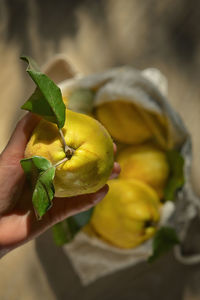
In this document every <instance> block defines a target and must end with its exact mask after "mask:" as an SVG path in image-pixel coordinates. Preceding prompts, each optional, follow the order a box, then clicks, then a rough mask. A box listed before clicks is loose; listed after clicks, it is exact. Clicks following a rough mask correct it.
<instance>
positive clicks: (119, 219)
mask: <svg viewBox="0 0 200 300" xmlns="http://www.w3.org/2000/svg"><path fill="white" fill-rule="evenodd" d="M159 217H160V203H159V198H158V196H157V194H156V192H155V191H154V190H153V189H152V188H151V187H149V186H148V185H147V184H145V183H143V182H141V181H139V180H123V179H116V180H110V181H109V192H108V194H107V195H106V197H105V198H104V199H103V200H102V201H101V202H100V203H98V204H97V206H96V207H95V209H94V212H93V215H92V218H91V221H90V225H91V227H92V228H93V229H94V231H95V232H96V233H97V234H98V235H99V236H100V237H102V238H103V239H104V240H106V241H108V242H109V243H111V244H113V245H115V246H117V247H120V248H124V249H128V248H134V247H136V246H138V245H139V244H141V243H142V242H144V241H145V240H147V239H149V238H151V237H152V236H153V235H154V233H155V232H156V225H157V222H158V221H159Z"/></svg>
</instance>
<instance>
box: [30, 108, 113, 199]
mask: <svg viewBox="0 0 200 300" xmlns="http://www.w3.org/2000/svg"><path fill="white" fill-rule="evenodd" d="M62 130H63V134H64V137H65V141H66V144H67V145H68V146H69V147H71V148H73V149H74V150H75V152H74V154H73V156H72V157H71V159H70V160H68V161H66V162H65V163H63V164H61V165H59V166H57V168H56V174H55V178H54V187H55V196H56V197H71V196H76V195H81V194H88V193H94V192H96V191H97V190H99V189H100V188H101V187H102V186H104V185H105V183H106V182H107V180H108V178H109V176H110V174H111V171H112V168H113V163H114V154H113V142H112V139H111V137H110V135H109V134H108V132H107V131H106V129H105V128H104V127H103V126H102V125H101V124H100V123H99V122H98V121H96V120H95V119H93V118H91V117H89V116H86V115H83V114H79V113H76V112H73V111H70V110H66V121H65V125H64V127H63V129H62ZM34 155H37V156H43V157H45V158H46V159H48V160H50V161H51V163H52V164H53V165H54V164H56V163H57V162H59V161H60V160H62V159H63V158H65V153H64V150H63V145H62V141H61V138H60V134H59V131H58V128H57V126H56V125H55V124H53V123H50V122H47V121H45V120H41V121H40V123H39V124H38V126H37V127H36V128H35V130H34V131H33V134H32V136H31V138H30V140H29V142H28V144H27V147H26V150H25V157H26V158H27V157H31V156H34Z"/></svg>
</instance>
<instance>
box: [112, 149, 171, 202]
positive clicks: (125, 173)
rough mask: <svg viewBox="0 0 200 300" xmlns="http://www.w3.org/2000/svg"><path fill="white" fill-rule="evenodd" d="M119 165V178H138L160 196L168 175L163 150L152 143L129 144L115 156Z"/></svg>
mask: <svg viewBox="0 0 200 300" xmlns="http://www.w3.org/2000/svg"><path fill="white" fill-rule="evenodd" d="M117 161H118V162H119V164H120V166H121V173H120V178H123V179H131V178H132V179H138V180H142V181H144V182H146V183H147V184H149V185H150V186H151V187H153V188H154V189H155V190H156V191H157V193H158V195H159V196H160V197H162V196H163V190H164V187H165V184H166V182H167V179H168V176H169V165H168V162H167V157H166V154H165V152H164V151H162V150H160V149H159V148H158V147H157V146H155V145H153V144H143V145H137V146H129V147H126V148H124V149H123V150H121V151H120V152H119V154H118V156H117Z"/></svg>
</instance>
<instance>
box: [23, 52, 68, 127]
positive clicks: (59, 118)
mask: <svg viewBox="0 0 200 300" xmlns="http://www.w3.org/2000/svg"><path fill="white" fill-rule="evenodd" d="M21 59H23V60H25V61H26V62H27V63H28V68H27V72H28V74H29V75H30V76H31V78H32V79H33V81H34V82H35V84H36V86H37V88H36V90H35V91H34V93H33V94H32V95H31V96H30V98H29V99H28V100H27V101H26V102H25V103H24V105H22V107H21V108H22V109H25V110H28V111H31V112H33V113H35V114H38V115H40V116H42V117H43V118H44V119H46V120H47V121H50V122H53V123H56V124H57V125H58V128H62V127H63V126H64V124H65V110H66V107H65V104H64V102H63V100H62V94H61V91H60V88H59V87H58V86H57V85H56V84H55V83H54V82H53V81H52V80H51V79H50V78H49V77H48V76H47V75H45V74H43V73H41V72H40V70H39V68H38V66H37V65H36V63H35V62H34V60H33V59H31V58H29V57H27V56H22V57H21Z"/></svg>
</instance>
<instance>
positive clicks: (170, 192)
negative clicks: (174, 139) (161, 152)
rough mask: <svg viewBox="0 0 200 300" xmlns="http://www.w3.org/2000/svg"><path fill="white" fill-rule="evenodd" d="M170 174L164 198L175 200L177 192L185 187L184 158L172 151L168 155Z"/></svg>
mask: <svg viewBox="0 0 200 300" xmlns="http://www.w3.org/2000/svg"><path fill="white" fill-rule="evenodd" d="M166 155H167V160H168V164H169V167H170V174H169V178H168V182H167V184H166V187H165V190H164V198H165V199H166V200H171V201H174V200H175V196H176V191H177V190H178V189H179V188H181V187H182V186H183V185H184V181H185V179H184V158H183V157H182V155H181V154H180V153H179V152H177V151H175V150H171V151H168V152H167V153H166Z"/></svg>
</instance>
